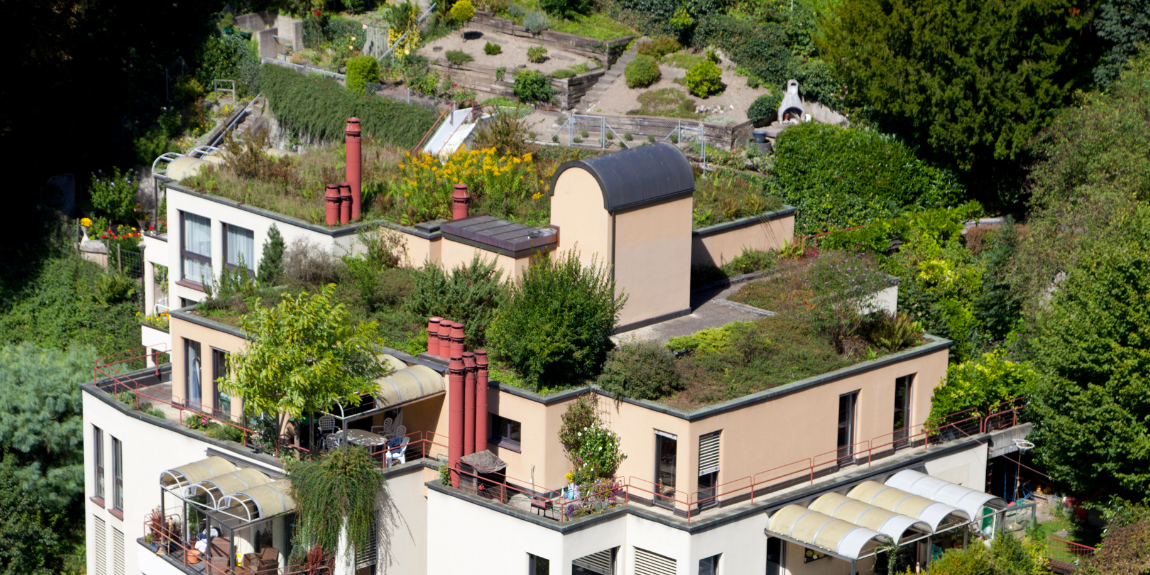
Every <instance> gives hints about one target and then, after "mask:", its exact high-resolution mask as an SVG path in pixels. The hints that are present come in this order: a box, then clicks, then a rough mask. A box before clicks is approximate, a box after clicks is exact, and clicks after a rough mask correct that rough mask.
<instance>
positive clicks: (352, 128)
mask: <svg viewBox="0 0 1150 575" xmlns="http://www.w3.org/2000/svg"><path fill="white" fill-rule="evenodd" d="M344 133H346V134H347V142H346V145H347V162H346V164H345V167H346V169H345V170H344V171H345V172H346V175H347V183H348V184H350V185H351V219H353V220H359V210H360V207H361V206H360V202H361V198H362V196H361V195H360V187H359V185H360V173H361V171H362V169H363V160H362V156H361V155H360V143H361V141H360V137H359V118H348V119H347V126H346V127H345V128H344Z"/></svg>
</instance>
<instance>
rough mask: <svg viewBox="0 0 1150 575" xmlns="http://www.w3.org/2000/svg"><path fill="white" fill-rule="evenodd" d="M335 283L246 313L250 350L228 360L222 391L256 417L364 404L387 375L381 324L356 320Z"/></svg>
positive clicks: (245, 321)
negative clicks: (365, 395)
mask: <svg viewBox="0 0 1150 575" xmlns="http://www.w3.org/2000/svg"><path fill="white" fill-rule="evenodd" d="M334 293H335V288H334V286H325V287H324V288H323V289H321V290H320V291H319V293H315V294H309V293H306V292H304V293H301V294H299V295H298V296H291V295H288V296H285V297H284V299H283V301H281V302H280V303H279V304H277V305H276V306H275V307H267V308H257V309H255V310H253V311H252V312H250V313H248V314H245V315H244V316H243V319H242V320H241V326H242V327H243V329H244V331H246V332H247V334H248V337H249V343H248V346H247V349H245V350H244V351H242V352H239V353H235V354H232V355H231V356H230V357H229V359H228V374H229V375H228V377H227V379H225V380H223V382H222V388H223V391H224V392H226V393H228V394H230V395H233V396H240V397H243V398H244V410H245V411H246V412H248V413H253V414H267V415H280V416H288V417H299V416H301V415H305V414H311V413H315V412H317V411H323V410H326V409H328V408H330V407H331V406H332V405H335V403H336V402H346V403H347V404H349V405H358V404H359V395H360V394H361V393H368V392H370V391H373V390H374V387H375V384H374V383H373V380H374V379H375V378H376V377H379V376H381V375H386V373H387V367H386V366H385V365H384V364H383V363H382V362H381V361H380V359H379V357H378V353H379V352H378V351H377V346H379V345H380V339H379V336H378V334H377V333H376V324H375V322H359V323H356V322H353V321H351V317H350V314H349V313H348V312H347V309H346V308H345V307H344V305H343V304H342V303H339V304H337V303H335V302H334V301H333V294H334Z"/></svg>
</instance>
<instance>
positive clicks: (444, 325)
mask: <svg viewBox="0 0 1150 575" xmlns="http://www.w3.org/2000/svg"><path fill="white" fill-rule="evenodd" d="M453 327H455V324H454V323H452V322H451V320H446V319H445V320H441V321H440V322H439V359H449V358H450V357H451V328H453ZM460 357H462V355H460Z"/></svg>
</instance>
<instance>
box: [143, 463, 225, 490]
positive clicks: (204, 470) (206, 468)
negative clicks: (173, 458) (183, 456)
mask: <svg viewBox="0 0 1150 575" xmlns="http://www.w3.org/2000/svg"><path fill="white" fill-rule="evenodd" d="M235 470H236V466H235V465H233V464H232V462H230V461H228V460H227V459H224V458H223V457H215V456H213V457H209V458H207V459H203V460H200V461H197V462H195V463H189V464H187V465H181V466H179V467H177V468H175V469H169V470H167V471H164V472H161V473H160V486H161V487H167V488H169V489H171V488H174V487H186V486H188V485H192V484H194V483H199V482H201V481H203V480H205V479H211V478H213V477H216V476H218V475H224V474H227V473H231V472H233V471H235Z"/></svg>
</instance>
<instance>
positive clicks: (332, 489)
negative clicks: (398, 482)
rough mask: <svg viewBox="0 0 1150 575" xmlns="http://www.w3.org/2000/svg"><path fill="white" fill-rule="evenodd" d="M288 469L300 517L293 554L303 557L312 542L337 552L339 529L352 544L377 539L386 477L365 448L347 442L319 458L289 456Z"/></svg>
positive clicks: (361, 545)
mask: <svg viewBox="0 0 1150 575" xmlns="http://www.w3.org/2000/svg"><path fill="white" fill-rule="evenodd" d="M287 471H288V477H289V478H290V479H291V492H292V498H293V499H295V501H296V504H297V505H298V506H299V518H300V520H299V524H298V527H297V529H296V532H295V537H294V542H295V545H294V548H295V551H294V552H293V556H292V559H293V560H296V561H299V560H302V559H303V557H304V556H305V555H306V554H307V552H308V550H309V549H311V546H312V543H313V542H314V543H315V544H318V545H319V546H320V547H321V548H323V550H324V551H325V552H326V553H327V554H329V555H335V554H336V551H337V548H338V546H339V540H340V533H341V532H346V533H347V540H348V543H349V544H350V545H349V546H350V547H351V548H352V549H363V548H366V547H367V546H368V545H369V544H371V543H372V542H373V541H374V540H375V537H374V535H375V534H374V533H373V532H372V530H373V529H375V528H376V523H375V519H376V506H377V505H378V503H379V500H380V498H381V497H383V489H384V482H385V480H384V478H383V475H382V474H380V472H379V463H378V462H377V461H375V460H374V459H373V458H372V456H371V455H370V454H369V453H368V451H367V449H365V448H363V447H356V446H354V445H348V446H344V447H341V448H340V449H337V450H335V451H331V452H329V453H328V454H327V455H326V456H324V457H321V458H319V459H315V460H312V461H293V462H290V463H288V465H287ZM346 559H348V560H350V559H351V554H350V553H349V554H347V556H346Z"/></svg>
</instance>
